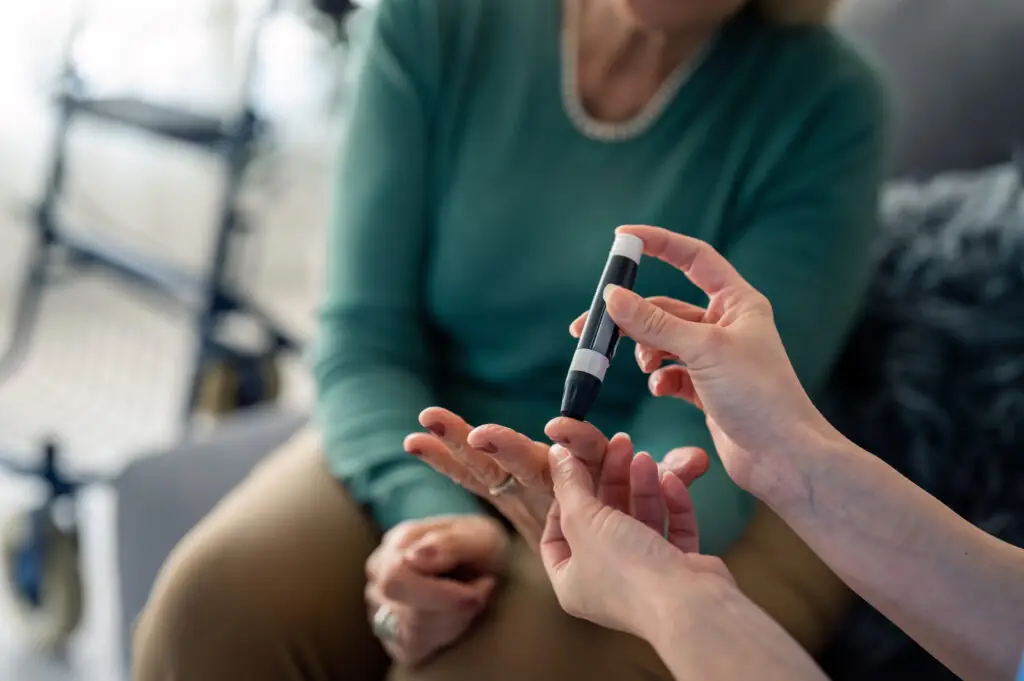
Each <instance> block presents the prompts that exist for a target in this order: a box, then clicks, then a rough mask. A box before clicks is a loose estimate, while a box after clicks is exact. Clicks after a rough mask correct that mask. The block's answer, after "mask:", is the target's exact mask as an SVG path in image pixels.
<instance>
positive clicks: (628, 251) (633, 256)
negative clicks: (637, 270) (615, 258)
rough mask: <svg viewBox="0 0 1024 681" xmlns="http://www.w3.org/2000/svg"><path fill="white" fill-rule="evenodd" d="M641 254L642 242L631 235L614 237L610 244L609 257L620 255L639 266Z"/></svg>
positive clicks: (642, 249) (642, 252) (642, 250)
mask: <svg viewBox="0 0 1024 681" xmlns="http://www.w3.org/2000/svg"><path fill="white" fill-rule="evenodd" d="M643 254H644V242H643V240H642V239H640V237H638V236H633V235H632V234H616V235H615V241H613V242H612V251H611V255H621V256H622V257H624V258H629V259H630V260H632V261H633V262H635V263H636V264H637V265H639V264H640V258H641V257H643Z"/></svg>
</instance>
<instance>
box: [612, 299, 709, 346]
mask: <svg viewBox="0 0 1024 681" xmlns="http://www.w3.org/2000/svg"><path fill="white" fill-rule="evenodd" d="M603 295H604V302H605V306H606V308H607V310H608V315H609V316H610V317H611V318H612V321H614V322H615V324H616V325H617V326H618V327H619V329H621V330H622V332H623V333H624V334H626V335H627V336H629V337H630V338H632V339H633V340H634V341H636V342H637V343H641V344H643V345H647V346H650V347H652V348H655V349H656V350H661V351H662V352H667V353H670V354H673V355H675V356H676V357H678V358H679V360H680V361H681V362H682V363H683V364H690V363H692V362H693V361H694V360H695V359H696V358H697V357H698V355H699V351H700V350H699V349H700V348H701V346H702V345H703V344H704V342H705V341H706V339H707V337H708V335H709V333H710V331H709V329H710V328H711V327H710V325H708V324H704V323H702V322H695V321H687V320H684V319H680V318H679V317H676V316H675V315H673V314H671V313H670V312H667V311H666V310H664V309H663V308H661V307H659V306H657V305H655V304H654V303H652V302H650V301H649V300H646V299H644V298H642V297H640V296H638V295H637V294H636V293H634V292H633V291H630V290H629V289H625V288H622V287H621V286H615V285H614V284H610V285H608V286H607V287H605V290H604V293H603Z"/></svg>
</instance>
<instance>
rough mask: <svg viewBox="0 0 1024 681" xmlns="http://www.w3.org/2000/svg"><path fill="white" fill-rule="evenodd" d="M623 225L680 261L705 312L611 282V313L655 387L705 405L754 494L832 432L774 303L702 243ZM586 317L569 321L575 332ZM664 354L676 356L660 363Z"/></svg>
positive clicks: (729, 465)
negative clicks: (789, 455)
mask: <svg viewBox="0 0 1024 681" xmlns="http://www.w3.org/2000/svg"><path fill="white" fill-rule="evenodd" d="M617 231H620V232H623V233H626V234H632V235H635V236H637V237H639V238H640V239H642V240H643V242H644V253H646V254H647V255H650V256H653V257H656V258H658V259H660V260H662V261H664V262H666V263H668V264H670V265H673V266H674V267H676V268H678V269H679V270H680V271H682V272H683V273H684V274H686V276H687V277H689V279H690V280H691V281H692V282H693V283H694V284H696V285H697V286H698V287H699V288H700V289H701V290H702V291H704V293H706V294H707V295H708V298H709V303H708V307H707V309H706V310H705V309H702V308H699V307H697V306H694V305H691V304H689V303H684V302H681V301H678V300H673V299H671V298H661V297H659V298H651V299H646V300H645V299H644V298H641V297H640V296H638V295H637V294H635V293H633V292H632V291H628V290H626V289H623V288H620V287H615V286H609V287H608V289H607V290H606V291H605V293H604V298H605V303H606V305H607V308H608V313H609V315H610V316H611V317H612V319H613V320H614V321H615V323H616V324H617V325H618V326H619V327H620V328H621V329H622V332H623V333H624V334H626V335H628V336H630V337H631V338H633V339H634V340H635V341H637V350H636V356H637V362H638V364H639V365H640V368H641V369H642V370H643V371H645V372H648V373H651V377H650V390H651V392H652V393H653V394H654V395H656V396H673V397H678V398H681V399H684V400H687V401H689V402H691V403H693V404H695V405H696V406H698V407H699V408H701V409H703V410H704V412H705V414H706V416H707V423H708V427H709V429H710V431H711V434H712V436H713V438H714V440H715V445H716V447H717V449H718V453H719V455H720V456H721V458H722V462H723V463H724V464H725V468H726V470H727V471H728V473H729V475H730V476H731V477H732V478H733V480H734V481H735V482H736V483H737V484H738V485H740V486H741V487H743V488H745V489H746V490H748V491H750V492H752V493H754V494H755V495H759V492H763V491H764V490H765V489H766V486H768V487H774V486H775V484H776V482H777V477H778V470H777V468H776V466H775V464H776V463H779V462H781V461H782V460H783V458H784V457H785V455H786V452H787V451H791V449H792V447H794V446H795V444H797V443H807V442H808V441H809V440H824V439H827V438H831V437H834V433H835V431H834V430H833V429H832V427H831V426H830V425H829V424H828V422H827V421H826V420H825V419H824V417H823V416H822V415H821V414H820V413H819V412H818V410H817V409H816V408H815V407H814V405H813V404H812V403H811V400H810V398H809V397H808V396H807V393H806V392H805V391H804V389H803V387H802V386H801V385H800V381H799V380H798V379H797V376H796V372H795V371H794V370H793V366H792V364H791V363H790V362H789V358H788V357H787V355H786V351H785V349H784V348H783V346H782V340H781V339H780V337H779V333H778V331H777V330H776V328H775V322H774V318H773V315H772V308H771V305H770V303H769V302H768V300H767V299H766V298H765V297H764V296H763V295H762V294H761V293H759V292H758V291H757V290H755V289H754V288H753V287H752V286H750V284H748V283H747V282H746V281H745V280H744V279H743V278H742V277H741V276H740V274H739V273H738V272H737V271H736V270H735V269H734V268H733V267H732V265H730V264H729V263H728V262H727V261H726V259H725V258H724V257H722V256H721V255H720V254H719V253H718V252H716V251H715V250H714V249H713V248H712V247H711V246H709V245H708V244H706V243H704V242H702V241H699V240H697V239H693V238H691V237H687V236H683V235H680V234H676V233H674V232H670V231H668V230H665V229H661V228H658V227H644V226H628V227H620V228H619V229H618V230H617ZM583 319H584V318H583V317H581V318H580V319H577V320H576V321H575V322H573V325H572V327H571V328H570V331H571V332H572V333H573V334H574V335H578V334H579V331H580V329H581V328H582V322H583ZM666 360H668V361H672V360H675V361H678V362H679V363H672V364H667V365H663V362H665V361H666ZM759 496H760V495H759Z"/></svg>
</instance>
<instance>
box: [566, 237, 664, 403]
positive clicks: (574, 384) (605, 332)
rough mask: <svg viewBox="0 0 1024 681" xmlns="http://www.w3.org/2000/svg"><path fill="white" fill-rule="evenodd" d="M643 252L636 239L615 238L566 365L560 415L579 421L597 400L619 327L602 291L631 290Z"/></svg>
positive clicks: (641, 243)
mask: <svg viewBox="0 0 1024 681" xmlns="http://www.w3.org/2000/svg"><path fill="white" fill-rule="evenodd" d="M643 252H644V242H643V241H641V240H640V238H639V237H635V236H633V235H631V234H617V235H615V241H614V242H613V243H612V250H611V252H610V253H609V254H608V262H607V263H605V266H604V273H602V274H601V282H600V283H599V284H598V285H597V292H596V293H595V294H594V300H593V302H592V303H590V313H589V314H588V315H587V323H586V325H584V327H583V333H582V334H580V342H579V345H577V346H576V352H575V353H574V354H573V356H572V364H570V365H569V375H568V376H567V377H566V379H565V392H564V393H563V394H562V416H568V417H569V418H571V419H576V420H577V421H582V420H583V419H584V418H585V417H586V415H587V412H589V411H590V409H591V407H593V406H594V402H596V401H597V394H598V393H599V392H600V391H601V384H602V383H603V382H604V375H605V372H607V371H608V365H609V364H611V361H612V357H613V356H614V355H615V348H616V347H617V346H618V344H619V327H617V326H615V322H613V321H612V318H611V317H609V316H608V311H607V310H606V309H605V304H604V289H605V287H606V286H607V285H608V284H616V285H618V286H621V287H622V288H628V289H630V290H632V288H633V283H634V282H635V281H636V273H637V270H638V269H639V267H640V258H641V257H642V256H643Z"/></svg>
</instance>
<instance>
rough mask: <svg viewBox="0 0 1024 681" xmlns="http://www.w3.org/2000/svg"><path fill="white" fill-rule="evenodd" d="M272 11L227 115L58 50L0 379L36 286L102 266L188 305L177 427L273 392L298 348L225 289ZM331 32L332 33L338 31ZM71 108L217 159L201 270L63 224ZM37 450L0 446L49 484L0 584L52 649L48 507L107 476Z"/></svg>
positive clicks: (77, 586)
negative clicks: (252, 341)
mask: <svg viewBox="0 0 1024 681" xmlns="http://www.w3.org/2000/svg"><path fill="white" fill-rule="evenodd" d="M317 8H318V9H320V10H321V11H323V12H324V13H325V14H327V15H328V18H329V19H331V20H332V22H333V23H334V27H335V29H341V27H342V19H343V18H344V16H345V15H346V14H347V12H348V11H349V10H350V9H352V6H351V4H350V3H349V2H348V1H347V0H336V1H325V2H323V3H318V7H317ZM279 9H280V0H270V1H269V3H268V6H267V7H266V8H265V10H264V11H263V13H262V14H261V15H260V17H259V18H258V19H257V24H256V26H255V29H254V31H253V35H252V41H251V44H250V46H249V51H248V55H247V62H246V76H245V81H246V82H245V89H244V96H243V99H244V101H243V103H242V106H241V110H240V111H239V112H238V113H237V115H235V116H234V117H233V118H231V119H230V120H221V119H217V118H212V117H206V116H202V115H198V114H195V113H192V112H189V111H186V110H183V109H177V108H173V107H169V106H165V105H161V104H153V103H149V102H146V101H141V100H138V99H131V98H106V97H96V96H91V95H90V92H89V88H88V84H87V83H85V82H83V79H82V77H81V76H80V74H79V73H78V72H77V70H76V68H75V64H74V60H73V58H72V57H71V53H72V50H70V49H69V50H68V56H67V57H66V59H65V63H64V67H63V73H62V77H61V79H60V83H59V88H58V92H57V96H56V106H57V126H56V134H55V142H54V149H53V157H52V159H51V161H50V165H49V168H48V174H47V178H46V186H45V189H44V192H43V196H42V199H41V201H40V203H39V204H38V206H37V207H36V208H35V210H34V214H33V216H32V217H33V218H34V219H32V220H31V224H32V227H33V237H34V243H33V245H32V247H31V252H30V255H29V262H28V267H27V271H26V274H25V277H24V279H23V281H22V285H21V288H20V290H19V291H18V297H17V300H16V307H15V322H14V327H13V335H12V338H11V340H10V343H9V345H8V347H7V348H6V351H5V352H3V354H0V381H3V380H4V378H5V376H9V375H10V374H12V373H13V372H14V371H16V370H17V366H18V364H19V362H20V360H21V358H22V357H23V356H24V354H25V353H26V351H27V350H28V347H29V345H30V343H31V339H32V335H33V331H34V329H35V326H36V323H37V321H38V313H39V308H40V303H41V298H42V296H43V294H44V292H45V290H46V288H47V287H48V286H50V285H52V284H55V283H58V282H59V278H62V277H64V276H67V275H68V274H69V273H74V272H75V271H85V270H100V271H102V272H104V273H106V274H108V275H112V276H114V277H115V278H118V279H121V280H122V281H124V282H125V283H126V284H128V285H131V286H135V287H138V288H140V289H142V290H144V291H146V292H148V293H150V294H156V295H157V296H159V297H160V298H162V299H164V300H166V301H168V302H171V303H176V304H181V305H185V306H187V307H188V308H189V309H190V310H191V311H193V313H194V324H195V351H194V361H193V363H192V366H191V367H189V369H188V371H189V372H190V376H189V379H188V388H187V395H186V400H185V404H184V405H183V420H184V423H185V426H186V427H188V425H189V424H190V423H191V420H192V417H193V415H194V414H195V413H196V412H197V411H205V412H213V413H215V414H223V413H226V412H230V411H233V410H235V409H240V408H244V407H249V406H253V405H256V404H259V403H264V402H269V401H272V400H274V399H275V398H276V397H277V394H278V389H279V373H278V364H277V362H278V359H279V357H280V355H281V354H282V353H285V352H294V351H297V350H299V344H298V342H297V341H296V340H294V339H293V338H291V337H290V336H289V335H288V334H287V333H286V332H285V331H284V330H283V329H282V328H280V327H279V326H278V325H277V324H276V323H275V322H274V321H273V320H272V319H270V317H269V316H268V315H267V314H265V313H264V312H263V311H261V310H260V309H259V308H258V307H257V306H256V305H255V304H254V302H253V301H251V300H249V299H247V298H246V297H244V296H243V295H241V294H240V293H239V292H238V291H236V290H234V288H233V286H232V285H231V282H230V281H229V270H230V268H231V263H232V248H233V244H234V242H235V240H236V238H237V237H238V236H239V235H241V234H242V233H244V231H245V230H246V225H245V221H244V219H243V216H242V215H240V210H239V208H238V193H239V190H240V188H241V184H242V181H243V178H244V176H245V173H246V170H247V168H248V167H249V164H250V162H251V161H252V160H253V158H254V155H255V151H256V147H257V145H258V142H259V141H260V139H261V137H262V136H263V135H264V134H265V128H266V122H265V121H264V120H262V119H261V117H260V116H259V115H258V114H257V112H256V111H255V110H254V109H255V107H254V106H253V104H252V93H251V81H252V78H253V71H254V69H255V63H256V61H257V51H258V46H259V39H260V36H261V30H262V28H263V27H264V25H265V23H266V22H267V20H268V19H269V18H270V17H271V16H272V15H273V14H274V13H275V12H277V11H278V10H279ZM80 25H81V22H80ZM341 32H342V31H341V30H338V35H339V36H340V35H341ZM77 33H78V32H77V31H75V32H73V33H72V36H71V39H70V40H69V44H71V45H73V44H74V40H75V37H77ZM80 117H81V118H91V119H92V120H96V121H103V122H106V123H109V124H112V125H118V126H124V127H128V128H131V129H135V130H139V131H142V132H144V133H148V134H151V135H154V136H156V137H157V138H162V139H165V140H169V141H173V142H177V143H179V144H183V145H187V146H189V147H191V148H196V149H201V150H205V151H207V152H209V153H210V154H213V155H215V156H216V157H217V158H219V159H221V160H222V161H223V163H224V166H225V170H226V186H225V188H224V190H223V196H222V198H221V202H220V209H219V218H218V221H217V224H216V234H215V238H214V240H213V248H212V253H211V256H210V261H209V267H208V270H207V272H206V274H205V275H201V276H199V277H194V276H192V275H189V274H187V273H185V272H181V271H178V270H176V269H175V268H174V267H173V266H172V265H170V264H169V263H165V262H161V261H160V260H159V259H155V258H153V257H150V256H147V255H144V254H142V253H137V252H131V251H127V250H124V249H123V248H121V247H119V246H118V245H117V244H115V243H112V242H108V241H104V240H100V239H96V238H90V237H84V236H81V233H80V232H75V231H73V230H70V229H68V228H67V223H66V221H64V220H63V218H61V217H60V216H59V211H58V206H59V202H60V198H61V195H62V191H63V190H64V185H65V165H66V156H67V147H68V137H69V135H70V132H71V129H72V127H73V123H74V122H75V121H76V120H77V119H79V118H80ZM238 317H242V318H245V319H247V320H248V321H250V322H251V323H254V324H255V325H256V326H257V327H258V329H259V330H260V332H261V336H262V337H263V342H262V346H261V347H259V348H258V349H256V350H253V349H243V348H240V347H238V344H233V343H232V342H230V341H228V340H226V339H225V335H224V333H223V328H224V326H225V324H226V322H227V321H228V319H229V318H231V319H235V318H238ZM40 459H41V460H40V462H39V464H38V466H36V467H28V468H26V467H22V466H18V465H16V464H14V463H13V462H12V461H11V460H9V459H7V458H5V457H3V456H2V452H0V466H2V467H4V468H8V469H12V470H14V471H16V472H17V473H20V474H23V475H26V476H33V477H35V478H37V479H39V480H40V481H42V482H43V483H44V484H45V485H46V487H47V488H48V489H47V496H46V500H45V501H44V502H43V503H42V504H41V505H40V506H39V507H38V508H36V509H34V510H32V511H30V512H28V513H27V514H26V515H25V516H24V517H21V518H18V519H17V520H16V522H14V523H12V524H11V525H10V526H9V527H8V528H6V530H5V531H4V533H3V535H2V537H0V548H2V560H3V561H4V563H3V565H0V568H3V571H4V573H5V574H6V576H7V578H8V579H7V580H6V583H5V584H4V585H3V586H5V587H6V589H7V590H9V591H10V594H9V596H10V598H9V599H8V600H10V601H11V602H13V603H14V604H15V606H16V610H17V613H18V615H19V620H20V621H19V622H18V625H19V626H20V628H21V629H23V630H24V633H25V634H26V637H27V638H28V639H29V641H30V642H32V643H33V644H34V645H36V646H38V647H40V648H43V649H47V650H51V651H57V650H59V649H60V648H61V647H62V646H63V644H64V643H65V642H66V640H67V638H68V636H69V635H70V634H71V633H72V632H73V631H74V629H75V628H76V627H77V625H78V623H79V620H80V619H81V615H82V609H83V608H82V589H83V587H82V581H81V577H80V574H79V566H78V535H77V528H76V523H75V522H73V521H72V522H71V523H70V526H69V527H64V526H60V524H58V523H57V522H56V520H55V517H54V516H55V513H54V511H55V510H56V509H57V508H58V507H59V506H60V505H61V504H65V505H67V506H70V507H71V508H72V509H74V503H73V501H74V497H75V494H76V492H77V491H78V490H79V488H81V487H82V486H84V485H88V484H93V483H105V482H109V480H107V479H103V478H92V479H86V478H82V477H75V478H70V477H68V476H66V475H64V474H63V473H62V471H61V462H60V447H59V445H58V443H57V442H47V443H45V444H44V445H43V451H42V453H41V457H40ZM68 502H72V503H68ZM72 518H73V511H72Z"/></svg>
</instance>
